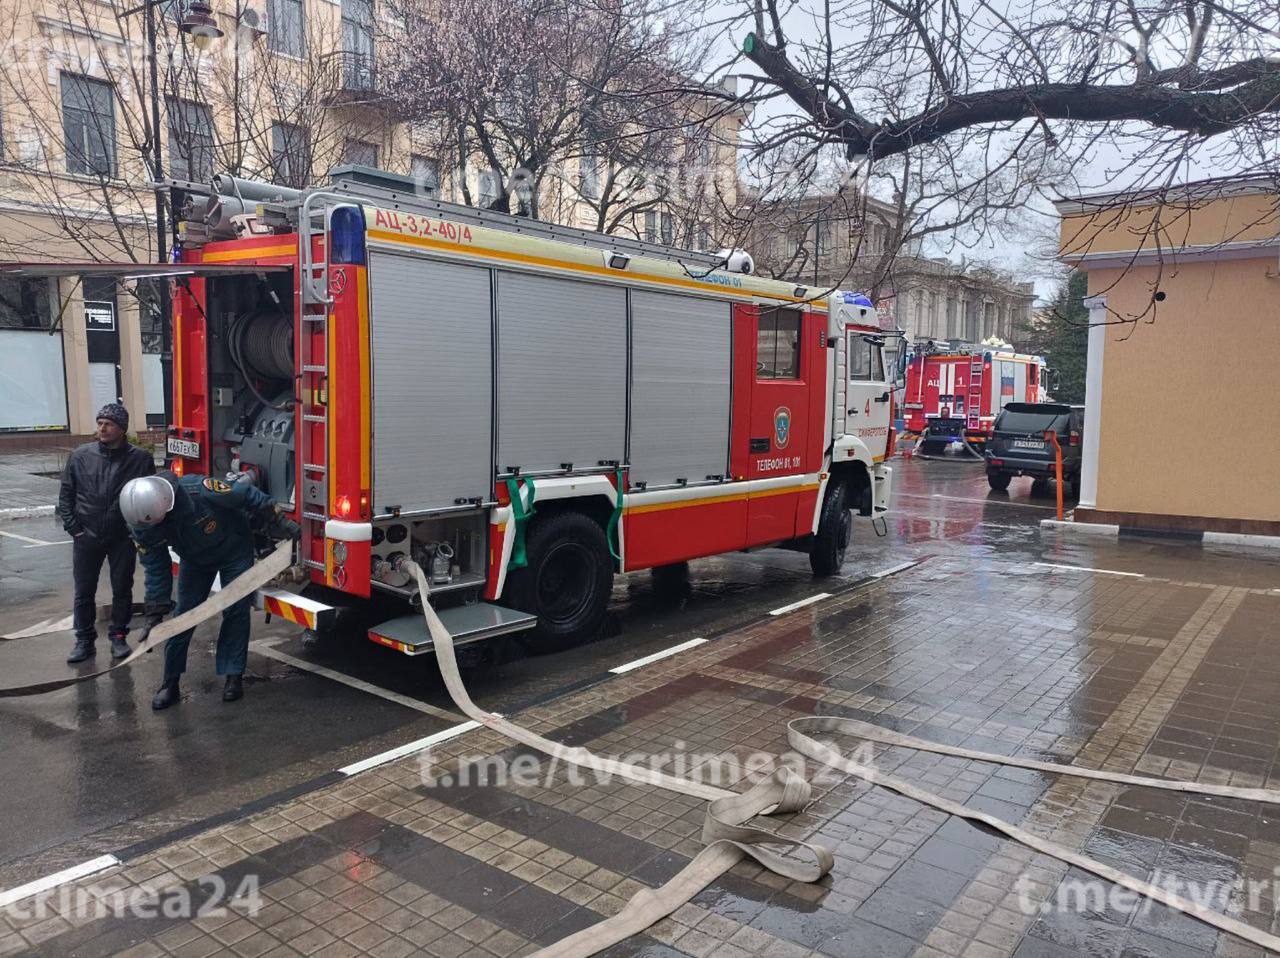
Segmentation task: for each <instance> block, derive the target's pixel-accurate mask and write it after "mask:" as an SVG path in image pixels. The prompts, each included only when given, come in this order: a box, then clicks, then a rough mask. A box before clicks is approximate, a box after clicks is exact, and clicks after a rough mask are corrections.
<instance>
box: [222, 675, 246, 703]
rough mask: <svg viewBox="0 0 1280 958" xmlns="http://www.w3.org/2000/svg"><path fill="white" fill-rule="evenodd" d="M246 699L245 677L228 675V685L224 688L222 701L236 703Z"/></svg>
mask: <svg viewBox="0 0 1280 958" xmlns="http://www.w3.org/2000/svg"><path fill="white" fill-rule="evenodd" d="M242 698H244V676H243V675H228V676H227V684H226V685H224V686H223V687H222V701H224V702H235V701H237V700H238V699H242Z"/></svg>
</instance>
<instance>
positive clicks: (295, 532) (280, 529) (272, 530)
mask: <svg viewBox="0 0 1280 958" xmlns="http://www.w3.org/2000/svg"><path fill="white" fill-rule="evenodd" d="M267 534H268V535H270V536H271V538H273V539H301V538H302V526H300V525H298V524H297V523H296V522H294V521H293V520H292V519H290V518H289V517H288V516H283V515H277V516H276V517H275V519H274V520H273V521H272V523H271V525H270V526H269V527H268V528H267Z"/></svg>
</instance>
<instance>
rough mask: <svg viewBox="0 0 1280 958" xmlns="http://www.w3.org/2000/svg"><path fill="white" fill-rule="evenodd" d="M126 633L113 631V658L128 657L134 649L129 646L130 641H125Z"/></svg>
mask: <svg viewBox="0 0 1280 958" xmlns="http://www.w3.org/2000/svg"><path fill="white" fill-rule="evenodd" d="M125 635H126V633H124V632H112V633H111V657H112V658H113V659H123V658H126V657H128V655H129V653H130V652H131V651H132V649H130V648H129V643H128V642H126V641H125Z"/></svg>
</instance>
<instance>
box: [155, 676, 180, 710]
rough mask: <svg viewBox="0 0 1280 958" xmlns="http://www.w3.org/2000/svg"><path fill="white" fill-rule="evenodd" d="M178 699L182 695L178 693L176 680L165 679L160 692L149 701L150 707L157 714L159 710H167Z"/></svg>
mask: <svg viewBox="0 0 1280 958" xmlns="http://www.w3.org/2000/svg"><path fill="white" fill-rule="evenodd" d="M180 698H182V695H181V693H180V692H179V691H178V680H177V679H165V681H164V685H162V686H160V691H159V692H157V693H156V697H155V698H153V699H152V700H151V707H152V708H153V709H155V710H156V711H157V712H159V711H160V710H161V709H167V708H168V707H169V706H170V705H173V704H174V703H175V702H177V701H178V700H179V699H180Z"/></svg>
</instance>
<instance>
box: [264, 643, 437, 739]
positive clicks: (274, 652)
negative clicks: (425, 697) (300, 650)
mask: <svg viewBox="0 0 1280 958" xmlns="http://www.w3.org/2000/svg"><path fill="white" fill-rule="evenodd" d="M253 650H254V651H255V652H257V653H259V654H260V655H265V656H266V657H267V658H269V659H275V660H276V661H277V662H283V663H284V664H285V665H292V666H293V667H294V668H296V669H302V671H304V672H310V673H312V674H313V675H319V676H320V677H322V678H326V679H329V680H330V681H333V682H338V683H341V684H342V685H346V686H349V687H350V688H353V689H358V690H359V691H361V692H368V693H369V694H370V695H376V696H378V697H379V698H383V699H386V700H387V701H388V702H395V703H396V704H397V705H403V706H404V707H405V708H410V709H413V710H415V711H417V712H423V713H425V714H427V715H434V716H435V717H436V718H442V719H448V720H449V721H450V722H456V721H457V720H458V719H459V718H461V717H462V716H460V715H458V714H457V713H456V712H450V711H448V710H447V709H442V708H436V706H434V705H428V704H427V703H426V702H419V701H418V700H417V699H411V698H409V697H408V696H407V695H400V694H399V693H398V692H390V691H388V690H387V689H384V688H381V687H380V686H377V685H374V684H373V683H372V682H366V681H364V680H363V679H357V678H352V677H351V676H350V675H344V674H342V673H341V672H337V671H334V670H333V669H329V668H325V667H324V666H323V665H316V664H314V663H312V662H308V661H306V660H305V659H299V658H297V657H296V656H292V655H290V654H289V653H288V652H281V651H280V650H279V649H277V648H276V647H275V646H271V645H266V644H262V645H259V644H258V643H256V642H255V643H254V644H253Z"/></svg>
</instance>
